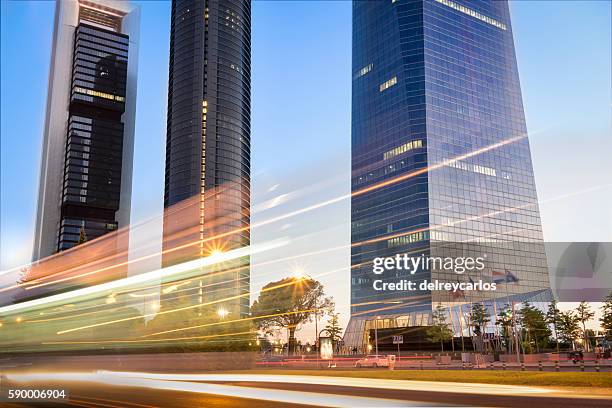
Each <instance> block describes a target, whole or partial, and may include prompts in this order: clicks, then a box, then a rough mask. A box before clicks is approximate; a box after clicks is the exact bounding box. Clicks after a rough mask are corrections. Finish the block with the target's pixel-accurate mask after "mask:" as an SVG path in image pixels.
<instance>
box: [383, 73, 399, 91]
mask: <svg viewBox="0 0 612 408" xmlns="http://www.w3.org/2000/svg"><path fill="white" fill-rule="evenodd" d="M395 84H397V77H393V78H391V79H390V80H388V81H385V82H383V83H382V84H380V92H383V91H385V90H387V89H389V88H391V87H392V86H393V85H395Z"/></svg>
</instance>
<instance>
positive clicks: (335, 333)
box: [325, 312, 342, 349]
mask: <svg viewBox="0 0 612 408" xmlns="http://www.w3.org/2000/svg"><path fill="white" fill-rule="evenodd" d="M325 331H326V332H327V333H328V334H329V337H331V339H332V342H333V344H334V349H335V348H336V343H337V342H338V341H339V340H340V339H341V338H342V337H341V336H340V334H341V333H342V327H340V313H334V312H330V313H329V320H328V321H327V325H326V326H325Z"/></svg>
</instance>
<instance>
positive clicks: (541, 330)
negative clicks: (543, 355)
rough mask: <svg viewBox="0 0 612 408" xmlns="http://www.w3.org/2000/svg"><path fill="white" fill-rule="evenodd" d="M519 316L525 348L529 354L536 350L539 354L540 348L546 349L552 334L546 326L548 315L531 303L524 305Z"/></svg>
mask: <svg viewBox="0 0 612 408" xmlns="http://www.w3.org/2000/svg"><path fill="white" fill-rule="evenodd" d="M518 315H519V322H520V324H521V326H522V328H523V332H524V338H525V342H524V344H525V348H526V349H527V350H528V351H529V352H533V350H534V348H535V352H536V353H539V352H540V348H543V347H546V345H547V344H548V339H549V338H550V335H551V334H552V333H551V331H550V328H549V327H548V325H547V324H546V315H545V314H544V312H542V311H541V310H540V309H538V308H537V307H535V306H532V305H531V304H530V303H529V302H524V303H523V307H522V308H521V310H520V311H519V312H518Z"/></svg>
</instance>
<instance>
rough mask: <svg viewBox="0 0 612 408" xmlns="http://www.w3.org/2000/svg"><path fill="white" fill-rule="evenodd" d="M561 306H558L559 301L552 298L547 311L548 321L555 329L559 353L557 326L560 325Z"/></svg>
mask: <svg viewBox="0 0 612 408" xmlns="http://www.w3.org/2000/svg"><path fill="white" fill-rule="evenodd" d="M559 313H561V312H560V311H559V308H557V301H556V300H554V299H553V300H552V301H551V302H550V303H549V305H548V311H546V322H547V323H548V324H550V325H552V327H553V330H554V331H555V342H556V343H557V353H559V333H558V331H557V326H558V325H559Z"/></svg>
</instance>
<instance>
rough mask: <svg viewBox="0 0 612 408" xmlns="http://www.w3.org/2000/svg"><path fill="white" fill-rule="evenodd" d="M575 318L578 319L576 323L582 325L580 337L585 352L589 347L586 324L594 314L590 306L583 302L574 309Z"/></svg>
mask: <svg viewBox="0 0 612 408" xmlns="http://www.w3.org/2000/svg"><path fill="white" fill-rule="evenodd" d="M576 316H577V317H578V321H579V322H580V323H582V336H583V338H584V347H585V351H589V350H590V349H591V347H590V344H589V336H588V335H587V330H586V323H587V322H588V321H589V320H591V319H592V318H593V316H595V312H593V310H592V309H591V306H590V305H589V304H588V303H587V302H586V301H584V300H583V301H582V302H580V304H579V305H578V307H577V308H576Z"/></svg>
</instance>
